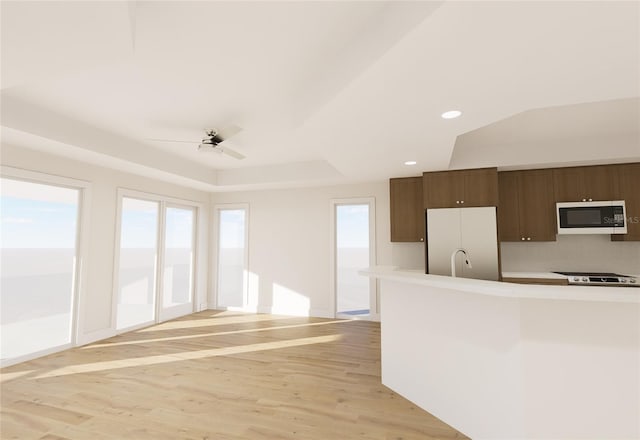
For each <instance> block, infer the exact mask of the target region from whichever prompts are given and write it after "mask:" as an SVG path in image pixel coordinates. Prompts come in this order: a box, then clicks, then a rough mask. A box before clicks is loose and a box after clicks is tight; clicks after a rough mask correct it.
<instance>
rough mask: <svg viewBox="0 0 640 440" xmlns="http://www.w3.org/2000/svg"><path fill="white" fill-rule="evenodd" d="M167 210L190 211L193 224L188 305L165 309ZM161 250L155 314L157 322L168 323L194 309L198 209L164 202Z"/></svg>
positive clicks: (182, 204) (159, 253)
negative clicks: (159, 280) (159, 278)
mask: <svg viewBox="0 0 640 440" xmlns="http://www.w3.org/2000/svg"><path fill="white" fill-rule="evenodd" d="M168 208H176V209H183V210H185V211H191V212H192V214H193V224H192V226H191V273H190V274H189V299H190V302H189V303H185V304H178V305H175V306H171V307H168V308H165V307H164V306H163V304H164V248H165V245H166V240H167V231H166V226H167V209H168ZM161 216H162V233H161V235H162V249H163V252H158V255H159V257H160V258H162V264H160V265H159V266H158V267H159V269H160V270H159V273H160V275H159V276H160V277H162V278H161V280H162V282H159V291H158V293H159V295H158V306H157V309H156V310H157V314H158V321H159V322H163V321H168V320H170V319H175V318H178V317H180V316H184V315H188V314H189V313H193V312H194V311H195V307H196V301H195V280H196V276H195V275H196V270H195V269H196V263H195V262H196V255H197V252H198V250H197V245H198V244H197V240H196V236H197V231H198V208H197V207H195V206H191V205H185V204H184V203H174V202H164V207H163V209H162V213H161Z"/></svg>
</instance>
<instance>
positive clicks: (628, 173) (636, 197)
mask: <svg viewBox="0 0 640 440" xmlns="http://www.w3.org/2000/svg"><path fill="white" fill-rule="evenodd" d="M616 170H617V173H618V183H619V186H618V193H617V194H616V197H614V198H615V199H616V200H624V201H625V207H626V210H627V233H626V234H614V235H612V236H611V239H612V240H614V241H640V163H629V164H624V165H616Z"/></svg>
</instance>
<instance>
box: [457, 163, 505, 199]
mask: <svg viewBox="0 0 640 440" xmlns="http://www.w3.org/2000/svg"><path fill="white" fill-rule="evenodd" d="M462 201H463V202H464V204H463V206H462V207H463V208H464V207H471V206H498V170H497V169H496V168H481V169H477V170H466V171H465V172H464V197H463V200H462Z"/></svg>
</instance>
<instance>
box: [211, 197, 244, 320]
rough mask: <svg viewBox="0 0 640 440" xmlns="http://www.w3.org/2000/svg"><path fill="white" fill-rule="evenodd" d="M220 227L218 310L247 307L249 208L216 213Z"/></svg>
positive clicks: (231, 208)
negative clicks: (219, 308)
mask: <svg viewBox="0 0 640 440" xmlns="http://www.w3.org/2000/svg"><path fill="white" fill-rule="evenodd" d="M216 215H217V225H218V285H217V295H218V301H217V302H218V304H217V305H218V307H244V306H246V305H247V246H246V238H247V225H246V220H247V219H246V217H247V208H246V207H229V208H218V209H216Z"/></svg>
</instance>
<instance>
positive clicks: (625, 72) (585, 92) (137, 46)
mask: <svg viewBox="0 0 640 440" xmlns="http://www.w3.org/2000/svg"><path fill="white" fill-rule="evenodd" d="M1 15H2V17H1V19H2V23H1V24H2V30H1V32H2V34H1V37H2V40H1V44H2V47H1V49H2V51H1V57H2V59H1V61H2V66H1V69H2V71H1V73H2V77H1V83H0V84H1V87H2V92H1V98H2V118H1V122H2V128H3V131H2V141H3V143H11V144H16V145H18V146H26V147H29V148H35V149H41V150H43V151H52V152H54V153H59V154H64V155H67V156H70V157H77V158H79V159H81V160H85V161H89V162H95V163H99V164H103V165H105V166H111V167H115V168H121V169H126V170H128V171H134V172H139V173H141V174H144V175H151V176H153V177H158V178H164V179H167V180H171V181H174V182H177V183H182V184H185V185H190V186H194V187H198V188H201V189H209V190H212V191H220V190H233V189H238V188H249V187H254V188H259V187H273V186H278V185H280V186H287V185H300V184H318V183H325V182H332V183H335V182H354V181H365V180H381V179H386V178H389V177H391V176H402V175H416V174H419V173H420V172H422V171H426V170H436V169H447V168H448V167H449V166H450V161H451V160H452V153H453V149H454V145H455V142H456V137H457V136H458V135H461V134H464V133H467V132H470V131H473V130H476V129H478V128H479V127H483V126H487V125H489V124H492V123H494V122H496V121H499V120H502V119H505V118H508V117H510V116H512V115H515V114H517V113H520V112H523V111H526V110H529V109H534V108H535V109H540V108H546V107H556V106H571V105H575V104H580V103H586V102H597V101H607V100H618V99H624V98H632V97H638V96H640V3H638V2H610V1H602V2H570V1H569V2H504V1H502V2H483V1H475V2H458V1H448V2H403V1H391V2H381V1H335V2H329V1H319V2H307V1H298V2H296V1H290V2H268V1H262V2H214V1H211V2H207V1H200V2H198V1H196V2H153V1H139V2H113V1H110V2H11V1H2V2H1ZM454 108H455V109H460V110H462V111H463V112H464V114H463V116H462V117H461V118H459V119H456V120H443V119H441V118H440V116H439V115H440V114H441V113H442V112H444V111H446V110H450V109H454ZM230 123H234V124H237V125H240V126H241V127H243V131H242V132H241V133H239V134H238V135H237V136H234V137H233V139H232V143H233V147H234V148H235V149H236V150H238V151H239V152H241V153H243V154H244V155H246V156H247V158H246V159H245V160H242V161H238V160H236V159H233V158H229V157H226V156H223V155H218V154H206V153H205V154H203V153H201V152H198V151H197V149H196V146H197V144H198V143H199V140H200V138H201V137H202V135H203V130H204V129H205V128H210V127H221V126H224V125H226V124H230ZM632 123H633V122H632ZM580 130H581V127H580V126H579V125H576V126H572V127H571V129H570V130H569V129H567V130H564V132H563V136H566V135H567V134H568V135H570V134H571V132H573V131H575V132H576V133H575V135H576V137H579V136H583V133H580ZM148 138H167V139H185V140H191V139H193V140H194V143H193V145H192V144H188V143H187V144H185V143H176V144H172V143H161V142H152V141H148V140H146V139H148ZM525 141H526V139H525V140H524V141H523V142H522V148H530V147H531V144H530V143H528V142H525ZM514 148H518V146H517V145H516V147H514ZM460 151H463V150H460ZM459 154H460V152H457V153H456V155H459ZM549 154H551V155H553V151H551V152H550V153H549ZM571 154H573V156H572V157H574V156H580V154H581V153H580V151H579V150H576V151H575V152H572V153H571ZM463 156H464V155H463ZM525 156H526V155H525ZM619 156H620V151H616V150H615V148H609V149H602V150H601V151H600V152H596V156H595V157H589V160H596V161H597V160H601V161H607V160H609V159H612V158H614V157H619ZM638 156H640V154H638ZM469 157H471V156H469ZM523 157H524V156H523ZM410 159H412V160H416V161H418V165H417V166H416V167H413V168H410V167H406V166H404V165H403V162H404V161H406V160H410ZM457 160H462V163H466V162H465V159H464V157H462V159H460V158H459V157H458V158H457ZM469 160H470V159H469V158H468V160H467V162H469ZM576 160H580V157H578V158H577V159H576ZM545 161H546V162H550V161H551V159H550V158H546V159H545V160H544V161H543V162H545ZM489 162H490V161H489ZM452 164H453V163H452ZM494 164H495V165H498V162H495V163H494ZM453 165H455V164H453ZM485 165H486V164H485ZM523 165H526V163H525V164H523ZM465 166H466V165H465ZM470 166H473V165H470Z"/></svg>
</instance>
